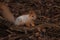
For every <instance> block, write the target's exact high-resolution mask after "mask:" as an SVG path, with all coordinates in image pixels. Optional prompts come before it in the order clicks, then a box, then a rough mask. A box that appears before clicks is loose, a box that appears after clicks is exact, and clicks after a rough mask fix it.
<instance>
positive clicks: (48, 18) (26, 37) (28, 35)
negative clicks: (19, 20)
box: [0, 0, 60, 40]
mask: <svg viewBox="0 0 60 40" xmlns="http://www.w3.org/2000/svg"><path fill="white" fill-rule="evenodd" d="M0 2H1V3H5V4H8V7H9V8H10V11H11V12H12V14H13V15H14V17H18V16H20V15H23V14H26V13H27V14H28V11H29V10H30V9H31V8H32V9H33V10H34V11H35V12H36V15H37V19H36V21H35V25H36V26H35V27H30V28H29V27H26V26H25V25H24V26H21V27H19V26H15V25H13V24H12V23H10V22H9V21H7V20H5V19H4V18H3V16H2V15H1V14H2V10H0V40H60V0H0Z"/></svg>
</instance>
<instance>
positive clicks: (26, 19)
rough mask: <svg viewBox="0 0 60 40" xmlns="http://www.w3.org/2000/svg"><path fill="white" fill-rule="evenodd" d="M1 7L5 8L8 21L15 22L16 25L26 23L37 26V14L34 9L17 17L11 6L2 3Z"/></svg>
mask: <svg viewBox="0 0 60 40" xmlns="http://www.w3.org/2000/svg"><path fill="white" fill-rule="evenodd" d="M0 8H1V9H2V10H3V13H2V15H3V17H4V18H6V19H7V20H8V21H10V22H12V23H14V24H15V25H24V24H25V25H26V26H30V25H31V26H35V24H34V20H36V18H37V16H36V13H35V12H34V11H33V10H30V11H29V13H28V14H25V15H21V16H19V17H17V18H16V19H15V17H14V16H13V14H12V13H11V11H10V10H9V7H8V6H7V5H5V4H3V5H1V6H0Z"/></svg>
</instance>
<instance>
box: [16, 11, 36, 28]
mask: <svg viewBox="0 0 60 40" xmlns="http://www.w3.org/2000/svg"><path fill="white" fill-rule="evenodd" d="M20 20H21V21H20ZM34 20H36V14H35V12H34V11H31V10H30V11H29V14H26V15H22V16H19V17H17V19H16V21H15V23H16V25H24V24H25V25H26V26H28V27H29V26H30V25H31V26H35V24H34Z"/></svg>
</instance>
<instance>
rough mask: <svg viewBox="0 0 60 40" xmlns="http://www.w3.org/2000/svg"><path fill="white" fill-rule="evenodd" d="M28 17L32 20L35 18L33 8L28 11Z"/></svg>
mask: <svg viewBox="0 0 60 40" xmlns="http://www.w3.org/2000/svg"><path fill="white" fill-rule="evenodd" d="M29 17H30V18H31V19H32V20H35V19H36V18H37V16H36V13H35V12H34V11H33V10H31V11H29Z"/></svg>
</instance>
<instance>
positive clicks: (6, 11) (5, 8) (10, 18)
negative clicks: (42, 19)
mask: <svg viewBox="0 0 60 40" xmlns="http://www.w3.org/2000/svg"><path fill="white" fill-rule="evenodd" d="M0 8H1V9H2V10H3V13H2V16H3V17H4V18H5V19H6V20H8V21H10V22H13V23H14V21H15V18H14V16H13V14H12V13H11V11H10V9H9V7H8V6H7V5H5V4H4V3H0Z"/></svg>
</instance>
